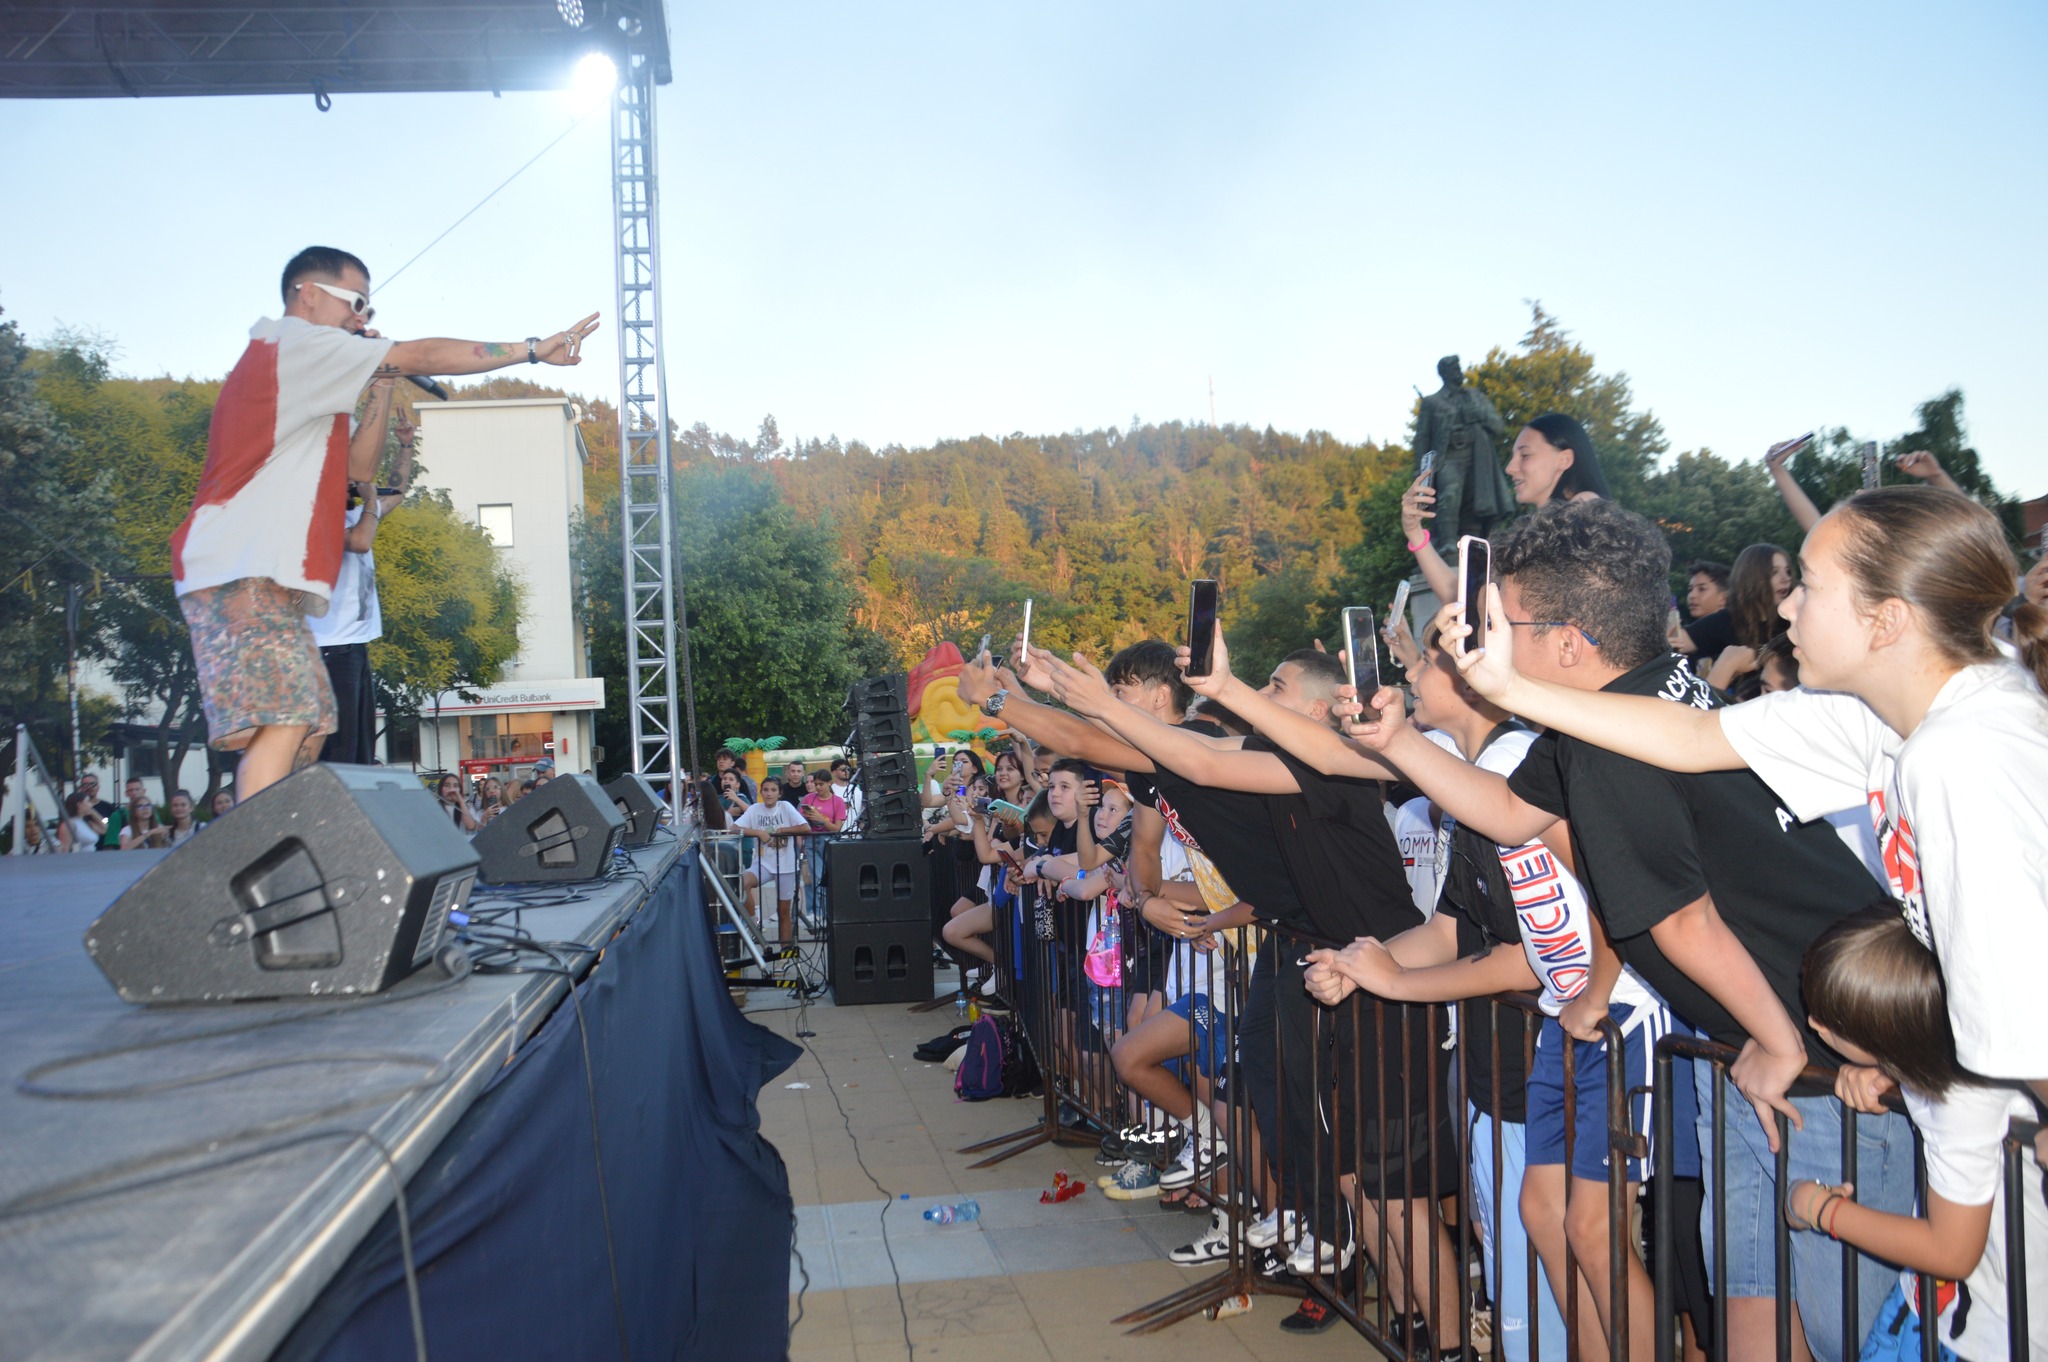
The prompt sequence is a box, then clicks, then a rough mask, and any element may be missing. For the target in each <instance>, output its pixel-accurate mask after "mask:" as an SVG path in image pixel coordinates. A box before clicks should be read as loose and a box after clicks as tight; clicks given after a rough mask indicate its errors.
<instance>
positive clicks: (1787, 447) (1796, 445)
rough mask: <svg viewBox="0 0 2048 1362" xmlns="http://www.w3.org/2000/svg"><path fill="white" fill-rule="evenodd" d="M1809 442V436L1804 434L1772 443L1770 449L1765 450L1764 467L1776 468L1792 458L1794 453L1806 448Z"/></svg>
mask: <svg viewBox="0 0 2048 1362" xmlns="http://www.w3.org/2000/svg"><path fill="white" fill-rule="evenodd" d="M1808 443H1809V440H1808V437H1806V436H1804V435H1802V436H1800V437H1799V438H1798V439H1796V440H1780V441H1778V443H1776V444H1774V445H1772V446H1771V447H1770V448H1769V449H1766V450H1765V451H1764V467H1765V468H1776V467H1777V466H1778V465H1779V464H1781V463H1783V462H1785V460H1787V459H1789V458H1791V457H1792V455H1793V454H1795V453H1796V452H1798V451H1799V450H1801V449H1804V448H1805V447H1806V446H1807V444H1808Z"/></svg>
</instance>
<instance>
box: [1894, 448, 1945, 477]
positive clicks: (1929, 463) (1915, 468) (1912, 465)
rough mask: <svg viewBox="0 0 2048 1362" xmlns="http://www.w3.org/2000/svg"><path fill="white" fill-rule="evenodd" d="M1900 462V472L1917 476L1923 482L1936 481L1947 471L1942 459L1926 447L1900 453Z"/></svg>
mask: <svg viewBox="0 0 2048 1362" xmlns="http://www.w3.org/2000/svg"><path fill="white" fill-rule="evenodd" d="M1898 464H1899V471H1900V472H1902V473H1905V474H1908V475H1910V476H1912V477H1916V478H1918V479H1920V481H1922V482H1934V481H1936V480H1937V479H1939V478H1941V477H1942V476H1943V475H1944V473H1945V472H1946V470H1945V469H1943V468H1942V466H1941V460H1939V459H1937V458H1935V457H1934V456H1933V455H1932V454H1930V453H1928V452H1927V451H1926V450H1924V449H1916V450H1914V451H1913V452H1912V453H1910V454H1901V455H1899V458H1898Z"/></svg>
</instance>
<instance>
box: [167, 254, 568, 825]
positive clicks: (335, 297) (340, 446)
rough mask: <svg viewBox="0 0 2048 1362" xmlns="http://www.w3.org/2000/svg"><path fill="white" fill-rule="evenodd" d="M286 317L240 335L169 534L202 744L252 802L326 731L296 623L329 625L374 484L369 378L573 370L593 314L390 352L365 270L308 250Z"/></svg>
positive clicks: (331, 722) (401, 345)
mask: <svg viewBox="0 0 2048 1362" xmlns="http://www.w3.org/2000/svg"><path fill="white" fill-rule="evenodd" d="M282 288H283V294H284V315H283V316H282V317H281V318H278V319H276V320H272V319H270V318H268V317H266V318H264V319H262V320H260V321H258V322H257V323H256V325H255V326H253V327H251V328H250V329H249V348H248V349H247V350H245V351H243V353H242V358H241V359H240V360H239V361H237V362H236V364H235V367H234V369H233V371H232V372H230V373H229V374H228V377H227V380H226V382H225V383H223V384H222V385H221V393H220V400H219V401H218V402H217V403H216V404H215V405H214V409H213V423H212V426H211V428H210V429H209V430H208V432H207V440H206V467H205V469H204V470H203V471H202V472H201V474H200V477H199V490H198V492H197V494H196V495H195V496H194V497H193V499H192V513H191V514H190V515H188V516H187V517H186V518H185V523H184V524H182V525H180V526H179V527H178V529H177V531H176V533H174V534H173V535H172V536H171V575H172V577H173V579H174V580H175V582H176V585H177V592H178V604H179V606H180V608H181V609H182V610H183V611H184V615H185V621H186V623H187V624H189V625H190V626H191V629H192V656H193V661H194V662H195V663H196V664H197V665H198V671H199V685H200V690H201V693H202V696H203V698H204V700H205V705H206V726H207V734H208V738H209V740H210V741H211V742H212V744H213V746H214V747H215V748H216V749H218V750H220V751H224V752H232V751H239V752H241V754H242V760H241V765H240V767H239V768H238V770H237V773H236V776H235V796H236V798H237V799H238V800H239V799H247V798H248V797H249V796H250V795H252V794H255V793H256V792H257V791H259V790H261V789H264V788H265V787H266V786H269V785H271V784H273V783H274V782H276V781H277V780H279V779H281V778H283V777H284V776H286V775H288V774H290V772H291V771H292V769H293V767H294V766H297V765H300V764H303V763H304V762H308V761H311V760H313V758H314V757H315V756H317V755H318V753H319V751H320V746H321V743H322V741H323V740H324V739H325V737H326V735H327V734H329V733H331V732H333V731H334V728H335V704H334V692H333V689H332V687H331V686H330V685H329V683H328V679H327V669H326V667H325V666H323V665H322V663H321V659H320V651H319V649H318V648H317V647H316V646H315V645H314V642H313V635H312V631H311V630H310V629H308V628H307V625H306V620H305V616H306V615H309V614H310V615H316V616H317V615H324V614H325V613H326V612H327V605H328V599H329V597H330V596H331V595H332V593H333V590H334V580H335V577H336V575H337V573H338V572H339V570H340V567H341V557H342V552H343V537H344V511H343V508H344V505H345V502H346V498H347V495H348V484H349V482H350V480H351V479H353V480H355V481H358V482H369V483H373V484H374V482H375V480H376V477H377V465H378V463H379V461H380V459H381V456H382V454H383V450H384V430H383V425H382V423H381V422H368V423H365V425H364V426H363V428H362V429H361V430H360V431H357V432H354V434H353V438H351V430H350V417H351V415H352V414H353V413H354V411H355V408H356V399H357V396H358V395H359V394H360V393H361V392H362V390H363V386H364V385H365V384H366V383H368V382H369V381H370V380H372V379H373V378H380V377H381V378H395V377H397V376H399V375H403V374H478V373H485V372H488V371H489V370H492V369H502V368H504V367H506V366H507V365H510V364H516V363H518V362H519V361H521V360H525V361H526V362H527V363H529V364H558V365H570V364H576V363H579V362H580V361H581V359H582V354H581V350H582V345H583V342H584V340H585V339H586V338H588V337H589V335H590V334H591V333H592V332H593V331H595V330H597V325H598V322H597V314H596V313H594V312H593V313H592V314H591V315H590V316H588V317H585V318H584V319H583V320H582V321H580V322H578V323H576V324H575V325H574V326H571V327H569V328H568V329H566V330H563V331H558V332H556V333H555V334H554V335H552V336H547V337H540V336H529V337H527V338H526V340H525V341H523V342H519V341H500V342H488V341H463V340H442V339H435V340H415V341H395V342H394V341H392V340H389V339H387V338H385V337H383V336H380V335H378V334H377V333H376V332H374V331H371V330H370V329H369V323H370V320H371V318H372V317H373V316H374V315H375V310H374V309H373V308H371V306H370V298H369V292H370V271H369V267H368V266H366V265H365V264H363V262H362V261H361V260H359V259H357V258H356V257H355V256H353V255H350V254H349V253H348V252H347V251H340V250H335V249H333V248H332V247H327V246H309V247H307V248H306V249H305V250H303V251H300V252H299V253H298V254H297V255H295V256H293V257H292V260H291V263H290V264H288V265H286V266H285V270H284V278H283V280H282Z"/></svg>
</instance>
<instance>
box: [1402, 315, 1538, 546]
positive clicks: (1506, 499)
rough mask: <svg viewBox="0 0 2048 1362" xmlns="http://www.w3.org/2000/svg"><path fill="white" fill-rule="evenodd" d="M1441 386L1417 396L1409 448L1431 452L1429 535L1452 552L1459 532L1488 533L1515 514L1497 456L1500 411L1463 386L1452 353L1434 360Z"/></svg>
mask: <svg viewBox="0 0 2048 1362" xmlns="http://www.w3.org/2000/svg"><path fill="white" fill-rule="evenodd" d="M1436 371H1437V373H1438V374H1439V375H1440V376H1441V377H1442V378H1443V381H1444V385H1443V387H1441V388H1439V389H1437V390H1436V391H1435V392H1433V393H1431V394H1430V395H1429V396H1427V397H1425V398H1423V399H1422V406H1421V409H1420V410H1419V411H1418V412H1417V413H1416V416H1415V453H1416V457H1417V459H1418V461H1419V460H1420V458H1421V456H1422V454H1423V453H1424V452H1425V451H1427V450H1432V449H1433V450H1435V451H1436V476H1435V477H1433V478H1431V479H1430V486H1431V487H1432V488H1434V489H1435V491H1436V505H1435V508H1434V509H1435V511H1436V519H1435V520H1434V521H1433V522H1432V523H1431V525H1430V538H1431V540H1432V541H1434V542H1435V544H1436V550H1437V552H1438V553H1441V554H1444V555H1445V556H1447V557H1448V556H1450V555H1452V554H1455V553H1456V552H1457V551H1458V539H1459V536H1461V535H1467V534H1476V535H1481V536H1485V535H1490V534H1492V533H1493V529H1494V527H1495V526H1496V525H1499V524H1500V523H1501V522H1503V521H1505V520H1506V519H1508V517H1510V516H1512V515H1513V514H1514V513H1515V489H1514V488H1513V487H1512V486H1511V485H1509V483H1508V475H1507V471H1506V469H1505V468H1504V467H1503V466H1502V462H1501V459H1500V457H1499V455H1498V454H1497V453H1496V452H1495V451H1496V450H1498V449H1499V448H1500V442H1501V437H1502V436H1503V435H1505V434H1506V433H1507V427H1506V425H1505V424H1504V423H1503V422H1502V421H1501V419H1500V413H1499V412H1498V411H1495V410H1494V407H1493V403H1491V402H1489V401H1487V399H1486V394H1485V393H1483V392H1480V391H1479V390H1478V389H1477V388H1470V387H1467V386H1466V385H1465V371H1464V369H1463V368H1461V367H1460V366H1459V364H1458V357H1457V356H1456V355H1445V356H1444V357H1443V358H1442V359H1440V360H1438V361H1437V362H1436Z"/></svg>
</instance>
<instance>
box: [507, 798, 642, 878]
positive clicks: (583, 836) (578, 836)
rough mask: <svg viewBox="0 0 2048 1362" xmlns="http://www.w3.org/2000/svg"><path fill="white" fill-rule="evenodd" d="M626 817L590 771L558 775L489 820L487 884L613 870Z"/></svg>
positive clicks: (586, 875)
mask: <svg viewBox="0 0 2048 1362" xmlns="http://www.w3.org/2000/svg"><path fill="white" fill-rule="evenodd" d="M625 832H626V819H625V816H624V815H623V814H621V813H620V812H619V810H618V808H617V807H616V806H615V805H614V804H613V803H612V800H611V796H610V795H608V794H606V793H605V790H604V787H603V786H602V785H599V784H598V783H597V782H596V781H594V780H592V779H591V778H590V777H589V776H583V775H575V776H556V777H555V778H554V779H553V780H550V781H549V782H547V783H546V784H545V785H536V786H534V787H533V788H532V789H530V790H528V791H527V792H526V793H525V795H523V796H521V798H520V799H519V801H518V802H517V803H515V804H513V805H511V806H510V807H509V808H507V809H506V810H505V811H504V812H503V813H501V814H499V815H498V816H497V817H496V818H493V819H492V820H491V821H490V822H488V823H486V824H484V826H483V829H482V831H480V832H478V833H477V835H476V854H477V855H478V856H480V857H481V858H482V859H483V864H482V865H480V866H479V867H477V878H478V879H480V880H482V881H483V882H484V883H486V884H561V883H564V882H566V881H570V880H594V879H596V878H597V877H598V876H600V875H602V874H604V873H605V872H606V871H608V870H610V869H611V865H612V850H613V848H615V847H617V846H618V845H619V839H620V838H621V837H623V836H625Z"/></svg>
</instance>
